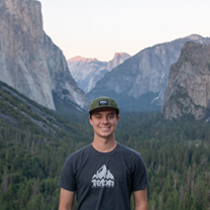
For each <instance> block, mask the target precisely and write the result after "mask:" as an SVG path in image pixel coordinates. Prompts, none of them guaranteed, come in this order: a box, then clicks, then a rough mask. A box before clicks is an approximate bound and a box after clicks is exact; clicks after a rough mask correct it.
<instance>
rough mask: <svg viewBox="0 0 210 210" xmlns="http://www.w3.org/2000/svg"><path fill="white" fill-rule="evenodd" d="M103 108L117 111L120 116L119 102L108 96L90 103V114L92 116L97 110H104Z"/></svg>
mask: <svg viewBox="0 0 210 210" xmlns="http://www.w3.org/2000/svg"><path fill="white" fill-rule="evenodd" d="M103 107H106V108H112V109H115V110H116V112H117V114H119V111H120V110H119V108H118V106H117V102H116V101H115V100H114V99H113V98H109V97H106V96H102V97H99V98H96V99H94V100H93V101H92V102H91V103H90V109H89V113H90V114H91V113H92V112H93V111H95V110H96V109H99V108H103Z"/></svg>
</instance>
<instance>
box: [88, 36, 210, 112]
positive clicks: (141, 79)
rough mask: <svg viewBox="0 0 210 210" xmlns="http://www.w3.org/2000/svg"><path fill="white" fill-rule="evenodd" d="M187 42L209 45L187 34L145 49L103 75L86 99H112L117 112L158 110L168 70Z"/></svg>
mask: <svg viewBox="0 0 210 210" xmlns="http://www.w3.org/2000/svg"><path fill="white" fill-rule="evenodd" d="M187 41H194V42H199V43H210V39H208V38H203V37H201V36H199V35H191V36H188V37H185V38H182V39H177V40H174V41H172V42H167V43H163V44H158V45H155V46H153V47H149V48H146V49H144V50H142V51H140V52H139V53H137V54H136V55H134V56H133V57H131V58H129V59H127V60H126V61H125V62H124V63H123V64H121V65H119V66H117V67H116V68H114V69H113V70H112V71H111V72H109V73H107V74H106V75H105V76H104V77H103V78H102V79H101V80H100V81H98V82H97V84H96V86H95V88H93V89H92V90H91V91H90V92H89V93H88V97H89V98H90V99H93V98H95V97H98V96H100V95H106V96H110V97H114V98H115V99H116V100H117V102H118V103H119V106H120V107H121V110H127V111H129V110H138V111H139V110H140V111H149V110H157V109H158V110H161V108H162V105H163V97H164V92H165V90H166V87H167V83H168V76H169V71H170V67H171V65H172V64H173V63H175V62H177V60H178V58H179V56H180V53H181V49H182V47H183V46H184V44H185V43H186V42H187Z"/></svg>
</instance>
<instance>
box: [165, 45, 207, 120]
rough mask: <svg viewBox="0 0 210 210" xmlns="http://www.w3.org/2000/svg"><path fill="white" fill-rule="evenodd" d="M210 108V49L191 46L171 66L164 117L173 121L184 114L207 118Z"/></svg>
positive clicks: (187, 46)
mask: <svg viewBox="0 0 210 210" xmlns="http://www.w3.org/2000/svg"><path fill="white" fill-rule="evenodd" d="M209 108H210V45H202V44H196V43H193V42H188V43H186V44H185V46H184V48H183V50H182V53H181V56H180V58H179V60H178V62H177V63H175V64H173V65H172V66H171V70H170V76H169V81H168V86H167V89H166V92H165V96H164V105H163V110H162V111H163V113H164V115H165V117H166V118H169V119H172V118H177V117H179V116H182V115H183V114H184V113H187V114H193V115H194V116H195V118H196V119H202V118H204V117H207V116H206V115H207V111H208V110H209Z"/></svg>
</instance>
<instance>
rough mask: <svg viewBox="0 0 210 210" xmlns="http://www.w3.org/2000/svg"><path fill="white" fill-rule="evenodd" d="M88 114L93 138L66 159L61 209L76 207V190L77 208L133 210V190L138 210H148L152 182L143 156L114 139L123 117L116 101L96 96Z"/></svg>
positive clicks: (82, 209)
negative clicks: (74, 205)
mask: <svg viewBox="0 0 210 210" xmlns="http://www.w3.org/2000/svg"><path fill="white" fill-rule="evenodd" d="M89 114H90V116H89V121H90V124H91V125H92V126H93V129H94V140H93V142H92V144H90V145H88V146H86V147H84V148H82V149H80V150H78V151H76V152H74V153H73V154H71V155H70V156H69V157H68V158H67V160H66V162H65V164H64V168H63V170H62V174H61V177H60V181H59V186H60V187H61V191H60V204H59V210H67V209H68V210H72V209H73V201H74V196H75V193H76V194H77V209H78V210H130V209H131V204H130V196H131V194H132V193H133V196H134V206H135V210H146V209H147V187H148V185H149V181H148V178H147V174H146V170H145V166H144V163H143V161H142V159H141V156H140V154H139V153H137V152H136V151H134V150H132V149H130V148H128V147H126V146H124V145H122V144H120V143H118V142H116V140H115V136H114V132H115V129H116V127H117V123H118V121H119V118H120V117H119V108H118V106H117V103H116V101H115V100H114V99H112V98H109V97H100V98H96V99H95V100H93V101H92V102H91V104H90V110H89Z"/></svg>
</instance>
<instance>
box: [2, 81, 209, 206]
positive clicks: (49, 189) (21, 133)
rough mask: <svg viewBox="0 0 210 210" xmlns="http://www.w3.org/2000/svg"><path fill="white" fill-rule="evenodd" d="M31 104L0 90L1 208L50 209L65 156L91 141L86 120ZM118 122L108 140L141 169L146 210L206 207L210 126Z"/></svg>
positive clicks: (129, 118)
mask: <svg viewBox="0 0 210 210" xmlns="http://www.w3.org/2000/svg"><path fill="white" fill-rule="evenodd" d="M0 88H1V84H0ZM24 99H25V100H26V98H24ZM31 104H32V103H23V102H22V101H21V100H18V99H15V98H14V97H13V95H11V94H10V93H9V92H5V91H3V90H1V89H0V209H1V210H13V209H22V210H29V209H30V210H31V209H34V210H36V209H39V210H52V209H57V208H58V203H59V187H58V186H57V183H58V180H59V176H60V173H61V170H62V167H63V164H64V161H65V159H66V158H67V157H68V155H69V154H70V153H72V152H74V151H76V150H78V149H79V148H81V147H83V146H85V145H87V144H88V143H90V142H91V141H92V138H93V131H92V128H91V126H90V125H89V124H88V119H87V116H86V115H84V116H83V115H80V118H81V119H80V120H79V123H78V121H76V120H75V118H73V119H72V120H68V119H66V118H64V117H61V116H58V115H57V114H56V113H54V112H52V111H50V110H47V109H46V108H44V107H41V106H40V107H39V106H37V105H36V104H35V102H34V103H33V106H31ZM34 107H35V108H36V109H35V108H34ZM37 109H38V110H39V111H34V110H37ZM39 113H41V114H39ZM84 117H85V118H84ZM120 117H121V118H120V121H119V124H118V128H117V131H116V140H117V141H118V142H120V143H123V144H125V145H127V146H129V147H131V148H133V149H135V150H137V151H139V152H140V153H141V156H142V158H143V160H144V162H145V165H146V168H147V172H148V176H149V180H150V186H149V188H148V206H149V208H148V209H151V210H153V209H155V210H174V209H176V210H183V209H186V210H200V209H202V210H208V209H209V204H210V193H209V189H210V124H209V123H204V122H201V121H195V119H194V118H193V117H192V116H190V115H185V116H184V117H182V118H180V119H176V120H173V121H168V120H164V119H163V116H162V115H161V114H160V113H150V114H148V113H147V114H145V113H137V112H136V113H123V112H122V113H120ZM74 209H76V204H75V206H74ZM132 209H134V207H133V200H132Z"/></svg>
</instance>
